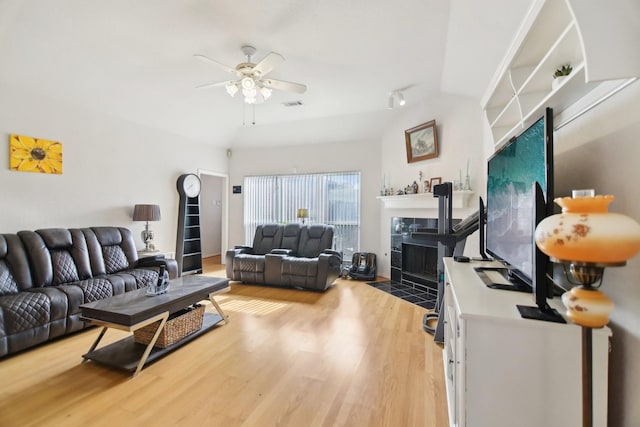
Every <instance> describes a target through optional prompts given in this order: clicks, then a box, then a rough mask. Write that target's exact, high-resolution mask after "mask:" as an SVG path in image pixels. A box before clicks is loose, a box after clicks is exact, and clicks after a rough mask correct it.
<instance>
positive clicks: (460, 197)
mask: <svg viewBox="0 0 640 427" xmlns="http://www.w3.org/2000/svg"><path fill="white" fill-rule="evenodd" d="M474 194H475V193H474V192H473V191H454V192H453V198H452V205H451V206H452V207H453V208H454V209H464V208H468V207H469V206H470V202H471V199H472V198H473V195H474ZM376 199H380V200H382V202H383V203H384V207H385V209H438V198H437V197H434V196H433V193H417V194H402V195H398V196H378V197H376Z"/></svg>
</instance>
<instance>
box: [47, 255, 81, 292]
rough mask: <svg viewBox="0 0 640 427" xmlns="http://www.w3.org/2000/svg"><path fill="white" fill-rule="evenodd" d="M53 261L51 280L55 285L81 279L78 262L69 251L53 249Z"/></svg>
mask: <svg viewBox="0 0 640 427" xmlns="http://www.w3.org/2000/svg"><path fill="white" fill-rule="evenodd" d="M51 263H52V265H53V280H52V282H51V284H52V285H53V286H57V285H60V284H62V283H69V282H75V281H76V280H79V279H80V278H79V277H78V269H77V268H76V264H75V263H74V262H73V258H72V257H71V254H70V253H69V252H68V251H66V250H51Z"/></svg>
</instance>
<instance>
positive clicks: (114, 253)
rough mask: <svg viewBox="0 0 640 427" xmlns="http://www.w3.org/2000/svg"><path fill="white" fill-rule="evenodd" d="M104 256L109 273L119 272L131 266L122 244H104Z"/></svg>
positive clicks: (105, 266)
mask: <svg viewBox="0 0 640 427" xmlns="http://www.w3.org/2000/svg"><path fill="white" fill-rule="evenodd" d="M102 257H103V258H104V268H105V270H106V273H107V274H112V273H117V272H119V271H122V270H126V269H127V268H128V267H129V262H128V261H127V257H126V256H125V254H124V251H123V250H122V248H121V247H120V246H115V245H114V246H103V247H102Z"/></svg>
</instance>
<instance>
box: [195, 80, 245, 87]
mask: <svg viewBox="0 0 640 427" xmlns="http://www.w3.org/2000/svg"><path fill="white" fill-rule="evenodd" d="M229 83H237V81H236V80H227V81H224V82H217V83H208V84H206V85H200V86H196V89H209V88H212V87H219V86H226V85H228V84H229Z"/></svg>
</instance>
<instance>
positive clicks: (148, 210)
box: [133, 205, 160, 221]
mask: <svg viewBox="0 0 640 427" xmlns="http://www.w3.org/2000/svg"><path fill="white" fill-rule="evenodd" d="M133 220H134V221H160V205H135V206H134V207H133Z"/></svg>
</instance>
